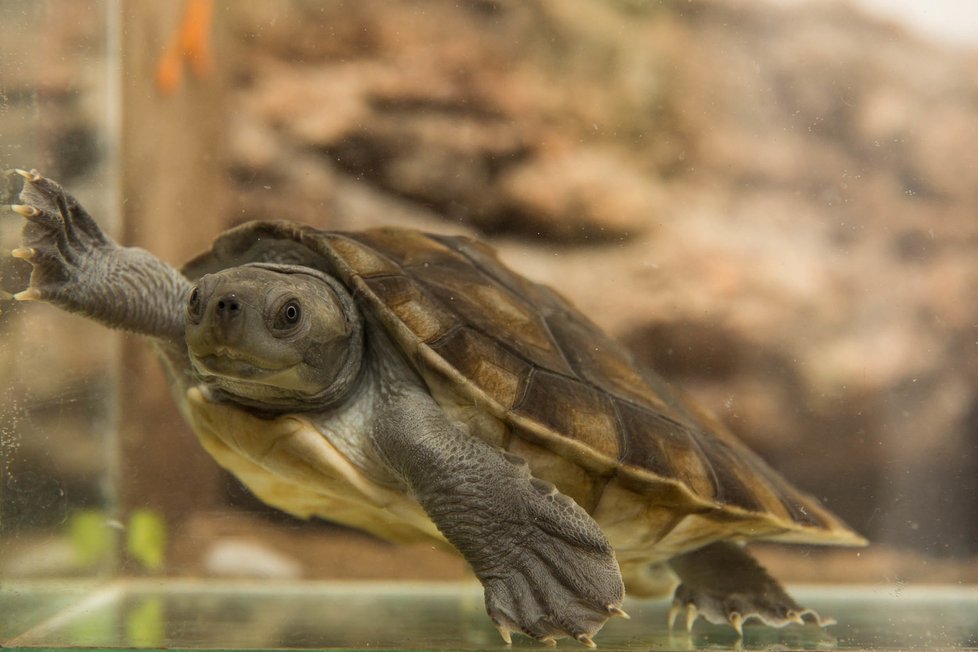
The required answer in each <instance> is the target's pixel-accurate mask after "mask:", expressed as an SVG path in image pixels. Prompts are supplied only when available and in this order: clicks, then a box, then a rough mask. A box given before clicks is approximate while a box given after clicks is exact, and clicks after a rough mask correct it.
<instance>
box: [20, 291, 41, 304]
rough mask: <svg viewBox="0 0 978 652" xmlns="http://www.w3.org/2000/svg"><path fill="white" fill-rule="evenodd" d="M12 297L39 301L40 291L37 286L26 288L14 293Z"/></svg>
mask: <svg viewBox="0 0 978 652" xmlns="http://www.w3.org/2000/svg"><path fill="white" fill-rule="evenodd" d="M14 299H16V300H17V301H40V300H41V291H40V290H38V289H37V288H27V289H26V290H21V291H20V292H18V293H17V294H15V295H14Z"/></svg>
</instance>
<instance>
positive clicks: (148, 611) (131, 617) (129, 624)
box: [126, 596, 165, 647]
mask: <svg viewBox="0 0 978 652" xmlns="http://www.w3.org/2000/svg"><path fill="white" fill-rule="evenodd" d="M164 636H165V632H164V628H163V600H162V598H161V597H159V596H149V597H147V598H145V599H144V600H143V602H141V603H139V604H138V605H137V606H136V607H135V608H134V609H133V610H132V611H130V612H129V613H127V614H126V639H127V641H128V643H129V645H132V646H134V647H159V646H162V645H163V643H164Z"/></svg>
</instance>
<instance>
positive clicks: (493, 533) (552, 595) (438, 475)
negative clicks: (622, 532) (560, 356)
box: [372, 388, 624, 646]
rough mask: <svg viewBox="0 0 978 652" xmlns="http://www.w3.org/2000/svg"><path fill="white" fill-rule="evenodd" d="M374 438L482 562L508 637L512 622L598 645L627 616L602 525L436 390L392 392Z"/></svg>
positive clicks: (549, 638) (543, 635) (442, 524)
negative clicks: (604, 629)
mask: <svg viewBox="0 0 978 652" xmlns="http://www.w3.org/2000/svg"><path fill="white" fill-rule="evenodd" d="M372 441H373V444H374V447H375V448H376V450H377V451H378V453H379V454H380V457H381V459H382V460H383V461H384V462H385V464H386V465H387V466H388V467H389V468H390V469H391V471H392V472H393V473H394V474H395V475H396V476H397V477H399V478H400V479H401V480H402V481H403V482H404V483H405V484H406V485H407V486H408V488H409V489H410V491H411V493H412V494H413V495H414V497H415V498H416V499H417V500H418V502H419V503H420V504H421V506H422V507H423V508H424V510H425V512H426V513H427V514H428V516H429V517H430V518H431V520H432V521H434V523H435V525H437V526H438V529H439V530H440V531H441V532H442V534H444V535H445V538H446V539H448V540H449V541H450V542H451V543H452V545H454V546H455V547H456V548H457V549H458V550H459V552H461V553H462V556H464V557H465V559H466V561H468V562H469V564H470V565H471V566H472V568H473V570H474V571H475V574H476V576H477V577H478V578H479V580H480V581H481V582H482V584H483V587H484V588H485V600H486V610H487V611H488V612H489V616H490V617H491V618H492V620H493V622H494V623H495V624H496V626H497V627H498V628H499V631H500V633H501V634H502V635H503V638H504V639H505V640H506V641H507V642H508V641H509V631H510V630H512V631H519V632H523V633H525V634H527V635H528V636H532V637H533V638H536V639H537V640H540V641H544V642H547V643H553V642H554V640H555V639H557V638H561V637H564V636H571V637H574V638H576V639H577V640H578V641H580V642H581V643H584V644H585V645H589V646H593V643H592V642H591V637H592V636H593V635H594V634H595V632H597V631H598V630H599V629H600V628H601V626H602V625H604V623H605V621H607V620H608V618H609V617H611V616H614V615H624V612H622V611H621V609H620V606H621V601H622V598H623V594H624V587H623V585H622V580H621V574H620V572H619V570H618V564H617V562H616V561H615V555H614V552H613V550H612V548H611V546H610V544H609V543H608V540H607V539H606V538H605V536H604V534H603V533H602V532H601V530H600V528H599V527H598V525H597V523H595V522H594V520H593V519H592V518H591V517H590V516H589V515H588V514H587V513H586V512H585V511H584V510H583V509H582V508H581V507H580V506H579V505H577V504H576V503H575V502H574V501H573V500H571V499H570V498H568V497H567V496H564V495H562V494H560V493H558V492H557V490H556V489H555V488H554V487H553V486H552V485H549V484H548V483H545V482H541V481H539V480H536V479H534V478H533V477H531V475H530V472H529V469H528V467H527V465H526V463H525V462H523V461H522V460H520V459H519V458H516V457H513V456H510V455H508V454H505V453H503V452H502V451H498V450H496V449H494V448H492V447H491V446H489V445H488V444H486V443H485V442H483V441H481V440H479V439H477V438H476V437H474V436H472V435H470V434H469V433H468V432H466V431H465V430H464V429H463V427H461V426H459V425H458V424H454V423H451V422H450V421H449V420H448V418H447V417H446V416H445V414H444V412H443V411H442V410H441V408H439V407H438V406H437V405H436V404H435V403H434V401H433V400H432V399H431V397H430V396H429V395H428V394H427V392H425V391H423V390H421V389H414V388H410V389H408V390H406V391H403V392H401V391H394V392H392V393H389V394H388V395H387V396H385V401H384V408H383V412H382V414H381V415H379V418H378V419H377V421H376V423H375V426H374V428H373V432H372Z"/></svg>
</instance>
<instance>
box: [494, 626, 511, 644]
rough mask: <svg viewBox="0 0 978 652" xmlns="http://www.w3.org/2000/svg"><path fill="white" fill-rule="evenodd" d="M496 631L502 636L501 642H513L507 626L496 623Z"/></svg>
mask: <svg viewBox="0 0 978 652" xmlns="http://www.w3.org/2000/svg"><path fill="white" fill-rule="evenodd" d="M496 631H498V632H499V635H500V636H501V637H502V638H503V642H504V643H506V645H512V644H513V637H512V636H511V635H510V633H509V628H507V627H503V626H502V625H496Z"/></svg>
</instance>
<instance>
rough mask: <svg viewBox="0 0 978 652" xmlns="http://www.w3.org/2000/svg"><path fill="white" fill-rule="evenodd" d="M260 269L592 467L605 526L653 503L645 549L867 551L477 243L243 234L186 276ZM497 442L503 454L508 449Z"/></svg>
mask: <svg viewBox="0 0 978 652" xmlns="http://www.w3.org/2000/svg"><path fill="white" fill-rule="evenodd" d="M257 261H277V262H291V263H294V264H303V265H309V266H312V267H316V268H319V269H322V270H323V271H326V272H327V273H330V274H333V275H334V276H335V277H337V278H338V279H339V280H340V281H341V282H342V283H344V284H345V285H346V286H347V287H348V288H349V289H350V290H351V292H352V293H353V295H354V297H355V298H356V300H357V301H358V303H359V305H361V307H362V309H363V310H364V311H365V313H366V314H367V315H368V316H369V317H371V318H372V319H374V320H375V321H376V322H377V323H379V324H381V325H382V326H383V327H384V328H385V329H386V330H387V331H388V333H389V334H390V336H391V337H392V339H393V340H394V341H395V342H396V344H397V345H398V346H399V347H400V348H401V349H402V350H403V351H404V352H405V354H406V356H407V357H408V359H410V360H411V362H412V363H413V364H414V365H415V367H416V368H417V370H418V371H419V372H420V373H421V375H422V376H423V377H424V378H425V379H426V380H427V381H428V382H429V385H432V386H433V387H434V386H437V389H439V390H440V391H439V392H433V393H436V396H437V395H442V396H444V395H445V394H446V390H448V391H447V393H450V394H452V395H453V396H454V397H455V398H454V399H453V400H454V401H456V402H463V403H466V404H468V405H470V406H473V407H476V408H478V409H479V410H481V411H485V412H488V413H489V414H491V415H492V416H493V417H495V419H497V420H498V421H499V422H502V423H504V424H505V425H506V426H507V428H505V430H506V431H507V433H508V434H507V437H515V438H517V439H519V440H523V441H526V442H530V443H531V444H532V445H533V446H534V447H535V449H539V450H543V451H547V452H548V454H550V455H553V456H557V457H558V458H560V459H564V460H568V461H571V462H573V463H574V464H576V465H577V466H579V467H580V468H582V469H585V470H586V473H587V474H588V476H589V477H590V478H592V479H596V480H595V482H597V484H598V486H599V489H598V491H599V493H600V492H601V491H602V488H604V489H607V488H608V487H610V486H612V485H614V487H615V491H610V490H606V491H604V492H603V493H604V500H598V501H595V502H594V503H593V504H591V505H587V507H588V508H589V509H590V510H591V511H592V512H594V511H596V510H603V512H604V513H607V512H609V511H611V512H615V514H616V516H615V517H613V518H611V519H610V520H612V521H614V520H619V521H626V523H625V528H626V529H627V528H628V527H629V525H628V523H627V521H628V520H629V519H630V518H641V517H630V516H628V514H636V513H637V512H635V510H631V511H629V510H627V509H625V510H617V506H614V505H612V506H609V505H607V504H604V505H603V506H602V504H601V503H608V501H623V500H628V499H627V498H623V497H621V496H623V495H625V494H628V495H630V496H632V497H633V498H634V497H635V496H636V495H637V496H639V497H641V498H642V499H644V500H645V501H646V502H648V503H649V504H651V505H655V506H656V507H657V508H658V509H659V513H660V516H659V517H658V518H659V521H661V522H663V523H666V525H661V526H659V527H658V529H657V530H656V533H654V534H652V535H650V536H651V538H653V539H658V540H661V539H662V538H663V537H665V535H666V533H667V532H670V531H673V532H672V534H673V535H674V536H678V537H680V538H682V537H694V536H695V537H702V538H703V539H704V540H706V539H710V538H721V537H726V536H733V537H735V538H738V537H739V538H744V539H746V538H764V539H774V540H783V541H795V542H809V543H829V544H841V545H847V544H851V545H859V544H862V543H864V540H863V539H862V537H860V536H859V535H858V534H856V533H855V532H853V531H852V530H851V529H849V528H848V527H847V526H846V525H845V524H844V523H842V522H841V520H839V519H838V518H837V517H835V516H834V515H833V514H831V513H830V512H829V511H828V510H826V509H825V508H824V507H822V506H821V505H820V504H819V503H818V501H817V500H816V499H815V498H813V497H811V496H809V495H806V494H804V493H802V492H801V491H799V490H797V489H795V488H794V487H793V486H791V485H790V483H788V482H787V481H786V480H785V479H784V478H783V477H781V476H780V475H779V474H778V473H776V472H775V471H774V470H772V469H771V468H770V467H769V466H768V465H767V464H766V463H765V462H764V461H763V460H761V458H760V457H758V456H757V455H756V454H754V453H753V452H752V451H750V450H749V449H748V448H747V447H746V446H745V445H744V444H743V443H742V442H740V441H739V440H738V439H737V438H736V437H735V436H734V435H733V434H732V433H730V432H729V431H728V430H727V429H726V428H725V427H724V426H723V425H722V424H720V422H719V421H718V420H716V419H715V418H713V417H712V416H711V415H710V414H708V413H706V412H705V411H703V410H702V409H700V408H697V407H696V406H695V405H694V404H692V403H691V402H687V401H684V400H682V399H681V398H680V397H679V396H678V395H677V394H676V393H675V392H674V391H673V390H672V389H671V388H670V387H669V386H668V384H667V383H666V382H665V381H664V380H662V379H661V378H660V377H658V376H657V375H656V374H654V373H653V372H652V371H651V370H649V369H646V368H644V367H643V366H641V365H639V364H637V363H636V362H635V360H634V359H633V358H632V356H631V355H630V354H629V353H628V352H627V351H626V350H625V349H624V347H622V346H621V345H620V344H618V343H617V342H616V341H614V340H613V339H611V338H610V337H609V336H608V335H607V334H605V333H604V332H603V331H602V330H601V329H600V328H599V327H598V326H597V325H595V324H594V323H593V322H592V321H591V320H589V319H588V318H587V317H585V316H584V315H583V314H582V313H581V312H580V311H579V310H577V309H576V308H575V307H574V306H573V305H571V303H570V302H569V301H568V300H567V299H565V298H563V297H562V296H560V295H559V294H558V293H557V292H555V291H554V290H552V289H550V288H548V287H546V286H544V285H540V284H537V283H534V282H531V281H529V280H527V279H525V278H523V277H522V276H520V275H518V274H516V273H515V272H513V271H512V270H510V269H509V268H507V267H506V266H505V265H503V264H502V262H500V260H499V259H498V258H497V256H496V254H495V253H494V251H493V250H492V249H490V248H489V247H488V246H486V245H484V244H482V243H480V242H477V241H475V240H473V239H470V238H466V237H459V236H446V235H433V234H427V233H421V232H418V231H413V230H404V229H394V228H384V229H375V230H367V231H361V232H329V231H321V230H317V229H314V228H312V227H308V226H302V225H298V224H294V223H289V222H251V223H248V224H245V225H242V226H240V227H237V228H235V229H232V230H231V231H228V232H226V233H225V234H223V235H222V236H220V237H219V238H218V239H217V240H216V241H215V243H214V246H213V248H212V250H211V251H210V252H208V253H206V254H204V255H203V256H200V257H198V258H197V259H195V260H193V261H191V262H190V263H188V264H187V265H186V266H185V268H184V273H185V274H186V275H187V276H188V277H190V278H196V277H199V276H202V275H203V274H205V273H209V272H212V271H216V270H218V269H222V268H226V267H229V266H232V265H237V264H242V263H245V262H257ZM493 443H496V444H498V445H502V446H506V447H509V446H508V439H507V440H502V441H494V442H493ZM531 456H532V455H531ZM529 461H530V462H531V467H532V466H533V460H529ZM561 489H562V490H563V489H564V488H563V487H561ZM570 493H571V494H572V495H573V494H574V492H573V491H570ZM575 497H576V496H575ZM642 513H643V514H646V518H649V517H648V516H647V512H642ZM687 515H696V516H698V517H702V519H701V520H703V519H705V521H708V522H710V523H714V524H724V525H723V526H722V527H721V526H716V527H713V526H711V527H707V528H705V531H704V528H703V527H702V526H700V527H698V528H697V531H696V533H695V534H693V533H692V532H688V531H686V532H685V533H683V532H681V531H680V528H677V524H678V523H680V522H681V521H682V520H684V519H683V517H684V516H687ZM599 522H601V519H599ZM730 524H734V525H730ZM603 525H604V524H603ZM682 547H683V546H681V545H678V546H676V550H679V549H681V548H682Z"/></svg>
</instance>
